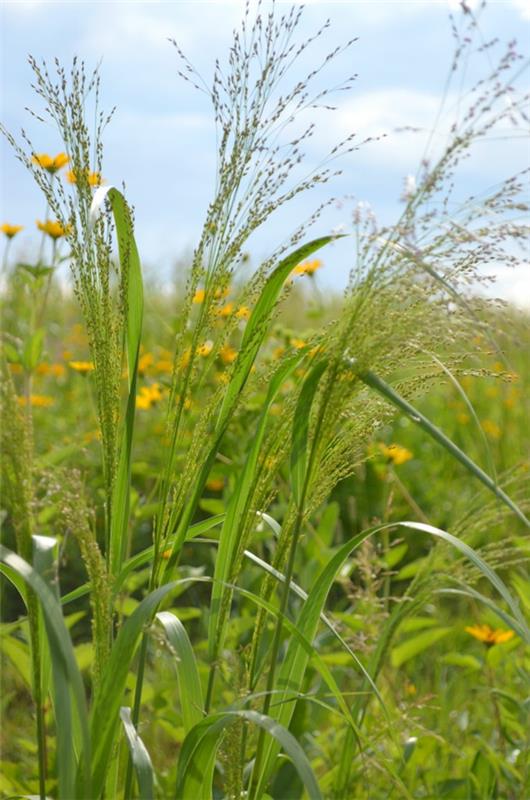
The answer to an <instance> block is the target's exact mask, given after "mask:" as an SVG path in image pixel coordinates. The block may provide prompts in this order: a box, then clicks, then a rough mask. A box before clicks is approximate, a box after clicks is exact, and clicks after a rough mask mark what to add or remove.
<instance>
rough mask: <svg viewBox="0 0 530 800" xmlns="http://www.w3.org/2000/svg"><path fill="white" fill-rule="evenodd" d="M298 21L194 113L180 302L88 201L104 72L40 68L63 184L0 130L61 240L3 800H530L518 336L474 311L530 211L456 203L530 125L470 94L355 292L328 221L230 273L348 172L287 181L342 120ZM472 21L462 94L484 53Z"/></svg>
mask: <svg viewBox="0 0 530 800" xmlns="http://www.w3.org/2000/svg"><path fill="white" fill-rule="evenodd" d="M301 13H302V12H301V10H300V9H296V8H293V9H292V10H291V11H287V12H286V13H285V14H283V15H278V14H277V12H276V11H274V9H273V10H272V11H271V14H270V15H267V16H262V15H261V12H260V11H259V10H258V11H257V15H256V19H255V20H254V21H252V20H251V19H250V15H251V8H250V4H248V5H247V9H246V11H245V17H244V21H243V26H242V29H241V31H240V32H239V33H236V34H235V38H234V42H233V46H232V49H231V51H230V56H229V61H228V65H227V67H225V68H223V67H221V65H220V64H219V65H217V67H216V70H215V75H214V80H213V85H212V89H207V90H206V93H207V96H208V97H209V99H210V101H211V103H212V107H213V111H214V117H215V123H216V125H217V128H218V154H217V155H218V158H217V173H216V184H215V190H214V194H213V197H212V201H211V204H210V206H209V208H208V209H207V212H206V218H205V222H204V226H203V230H202V234H201V237H200V239H199V242H198V244H197V247H196V249H195V251H194V254H193V256H192V258H191V263H190V264H189V268H188V269H187V270H186V275H187V283H186V286H185V287H183V286H182V285H180V283H178V282H177V284H176V285H175V287H173V288H172V289H171V290H168V291H167V292H166V291H164V292H162V291H160V290H158V289H156V287H152V286H150V285H149V281H148V280H146V278H145V275H142V268H141V263H140V256H139V253H138V251H137V247H136V244H135V238H134V219H133V213H132V209H131V207H130V205H129V203H128V201H127V200H126V199H125V197H124V195H123V194H122V193H121V192H119V191H118V190H117V189H115V188H114V187H102V186H99V188H97V189H96V190H95V191H94V184H96V185H97V184H101V175H102V169H103V149H102V143H101V138H102V134H103V131H104V128H105V126H106V124H107V122H108V121H109V119H110V116H106V115H105V114H104V113H102V112H101V110H100V109H99V75H98V73H97V71H96V72H95V73H94V74H93V75H91V76H87V74H86V72H85V68H84V66H83V65H82V64H81V63H79V62H77V61H74V63H73V65H72V69H71V70H70V71H69V72H67V71H66V70H65V69H63V68H62V67H61V66H60V65H57V72H56V74H54V75H53V76H52V75H51V74H50V72H49V71H48V68H47V67H46V65H38V64H37V63H36V62H35V61H34V60H33V59H31V61H30V63H31V65H32V67H33V69H34V73H35V87H36V91H37V95H38V96H39V97H40V98H41V100H43V101H44V104H45V106H46V113H47V115H48V117H49V118H50V119H51V121H52V122H53V123H54V124H55V126H56V128H57V130H58V133H59V135H60V137H61V141H62V143H63V147H64V150H65V153H66V155H67V157H68V159H69V166H70V167H71V170H72V174H73V177H74V182H73V184H72V188H71V189H65V187H64V185H63V183H61V181H60V180H59V177H58V176H57V175H56V174H55V172H52V173H50V172H49V171H48V172H47V171H46V168H45V167H43V166H42V164H41V163H40V162H39V160H38V159H36V158H35V149H34V148H33V146H32V145H31V143H30V142H29V141H28V140H25V141H26V145H27V147H22V146H21V145H20V144H18V143H17V141H16V140H15V139H14V137H13V136H12V135H11V134H10V133H9V132H7V131H5V130H4V129H3V128H2V131H3V132H4V134H5V135H6V136H7V138H8V140H9V141H10V143H11V144H12V145H13V146H14V148H15V152H16V154H17V156H18V157H19V159H20V160H21V161H22V162H23V163H24V164H25V165H26V166H27V167H28V168H29V169H30V171H31V173H32V175H33V177H34V178H35V180H36V182H37V185H38V186H39V187H40V189H41V190H42V192H43V193H44V195H45V197H46V200H47V203H48V206H49V209H50V210H51V212H52V213H53V214H54V215H55V217H56V218H57V223H58V225H59V226H60V229H59V228H58V229H57V231H59V233H60V235H59V236H58V237H56V238H54V237H51V235H50V241H49V242H48V244H49V245H50V250H51V253H50V259H47V258H45V254H44V249H45V248H44V245H45V244H46V241H45V240H44V239H43V247H42V248H41V252H40V254H39V258H38V260H37V261H36V263H35V264H26V263H24V264H18V265H14V268H13V269H11V270H10V271H9V273H8V274H7V276H6V282H5V287H4V288H3V297H2V302H3V306H4V309H3V310H4V316H5V331H4V333H3V337H2V340H3V361H2V384H1V394H0V397H1V402H2V413H3V425H2V430H1V436H2V474H3V485H2V523H3V531H4V533H3V535H4V537H5V545H2V549H1V551H0V554H1V563H0V574H1V575H2V577H3V580H4V585H3V592H4V596H3V600H4V603H3V606H4V613H5V621H4V622H3V623H2V659H3V664H4V666H5V669H4V692H3V696H2V708H1V712H2V717H3V722H5V725H6V736H5V739H6V744H5V747H4V750H3V754H2V759H3V763H2V768H3V769H2V773H3V777H2V779H1V780H2V783H1V788H2V791H3V792H4V793H5V794H6V795H8V796H9V795H19V794H22V795H36V796H40V797H41V798H45V797H57V798H58V800H71V798H72V797H74V796H75V797H79V798H84V797H86V798H94V799H95V800H99V799H100V798H102V797H104V796H105V797H115V796H118V795H120V796H121V795H122V794H123V796H124V798H125V800H129V799H130V798H132V797H136V796H140V797H145V798H154V797H171V796H176V797H178V798H179V800H181V798H182V800H185V799H186V800H187V798H192V797H193V798H195V797H197V798H205V799H206V798H213V797H221V796H224V797H227V798H230V800H236V798H239V797H241V796H243V795H244V796H247V797H249V798H251V800H261V799H262V798H264V799H265V798H271V797H272V798H278V800H279V798H282V800H283V798H284V797H292V798H293V800H294V798H299V800H302V798H305V797H309V798H320V797H334V798H344V800H347V799H348V798H351V797H359V798H363V797H367V798H368V797H371V798H372V797H373V798H386V797H390V796H392V797H394V796H395V797H405V798H422V797H425V798H426V797H436V798H442V797H448V798H449V797H450V798H453V799H454V800H456V798H459V797H462V798H464V797H465V798H468V800H470V799H471V798H473V800H474V798H477V800H478V798H500V797H507V798H512V797H513V798H515V797H522V796H526V794H528V791H530V785H529V781H530V772H529V769H528V763H529V753H530V742H529V740H528V730H527V719H526V716H527V711H528V708H527V706H528V701H527V700H524V698H525V697H526V694H527V682H528V677H529V675H530V662H529V660H528V644H529V643H530V631H529V625H528V613H529V610H530V588H529V583H528V578H527V574H526V565H527V561H528V558H529V556H530V553H529V551H528V542H527V539H526V535H527V527H528V508H529V503H528V498H527V497H526V496H525V493H524V488H525V487H524V481H525V477H526V476H527V469H528V464H527V463H525V458H527V456H526V454H525V452H524V445H523V443H522V439H523V435H522V432H525V431H526V426H527V420H526V416H525V410H524V407H523V404H522V402H521V397H522V391H523V389H524V387H525V386H528V382H529V380H530V375H529V374H528V363H527V359H526V358H525V347H524V338H525V337H527V335H528V320H527V318H526V317H525V316H524V315H523V314H519V312H516V311H515V310H514V309H509V310H503V311H502V312H499V310H498V309H497V307H496V306H495V304H494V303H490V302H489V301H486V300H484V299H480V298H479V297H478V296H476V295H474V294H473V293H472V292H471V291H469V288H468V287H469V284H470V283H472V280H480V266H481V264H482V263H483V262H485V261H489V260H491V259H501V258H502V259H503V260H507V261H510V260H515V256H513V255H512V253H513V250H514V249H515V248H516V246H517V241H518V238H519V237H520V235H521V228H520V227H519V223H518V220H517V216H518V214H520V213H521V211H523V210H524V209H525V204H524V202H523V200H522V199H521V197H520V195H521V194H522V191H523V187H522V183H521V181H520V179H519V178H513V179H508V180H507V181H505V182H504V183H502V184H501V185H500V186H499V187H497V188H496V189H495V190H493V191H491V192H490V193H489V194H488V193H486V194H485V195H484V196H483V197H482V198H481V201H480V202H479V201H478V200H477V199H476V198H468V199H467V200H466V201H465V202H463V203H462V204H461V205H458V204H457V203H456V202H453V200H452V195H451V192H452V187H453V184H454V176H455V174H456V173H457V172H458V167H459V164H460V161H461V160H462V159H464V158H465V157H466V156H467V155H468V154H469V152H470V149H471V147H472V146H473V145H474V143H475V142H479V141H481V140H482V139H483V138H484V137H485V136H486V135H487V134H488V133H489V131H490V130H491V129H492V128H493V127H494V126H496V125H498V124H499V123H502V122H504V121H506V120H507V118H508V117H510V118H513V117H515V116H517V114H519V113H520V112H521V107H520V102H519V100H518V99H517V97H515V95H514V94H513V93H512V92H510V96H511V98H512V99H511V102H510V104H509V107H508V106H507V105H506V104H505V103H504V99H505V96H506V93H507V91H508V90H507V88H506V77H505V73H506V72H507V71H508V70H514V69H516V68H517V67H516V63H517V57H516V54H515V51H514V50H513V48H512V47H509V48H508V51H507V54H505V55H504V56H501V57H500V59H499V63H498V65H497V66H494V67H492V68H491V70H490V75H489V78H488V80H486V81H483V82H481V83H480V84H479V86H480V91H471V92H470V93H469V98H471V99H470V101H469V102H470V105H469V108H468V110H467V112H466V113H462V115H461V116H460V119H459V120H456V121H455V127H454V128H453V129H452V130H451V132H450V134H449V139H448V144H447V146H446V148H445V149H444V150H443V151H442V152H438V153H436V154H435V156H434V158H433V160H432V161H431V162H423V163H422V166H421V168H420V170H419V173H418V186H417V188H415V189H414V190H413V191H411V192H409V193H408V195H407V196H406V197H405V198H404V208H403V213H402V214H401V216H400V218H399V219H398V220H397V221H396V223H395V224H394V225H392V226H389V227H381V226H379V225H378V223H377V222H376V220H375V218H374V217H373V215H372V214H371V213H370V212H367V211H366V209H362V208H357V209H356V210H355V213H354V224H353V229H352V236H351V241H352V247H353V248H354V249H355V265H354V268H353V270H352V273H351V279H350V282H349V284H348V287H347V289H346V292H345V295H344V297H343V298H342V299H339V298H330V299H329V300H328V301H326V302H323V300H322V298H321V297H319V296H318V284H317V281H318V276H317V275H316V271H317V269H318V268H319V267H320V266H321V262H320V261H319V260H317V259H316V258H315V254H316V253H317V252H318V253H319V255H322V254H323V257H325V253H326V247H327V245H329V244H330V243H331V242H332V241H333V240H334V239H335V238H337V237H336V236H334V235H322V234H320V235H317V236H315V234H314V233H313V231H310V230H309V228H311V227H312V226H313V224H317V223H318V222H319V216H320V211H321V209H317V211H316V212H315V213H314V215H313V216H312V217H311V218H310V220H309V224H307V225H302V226H300V228H299V229H298V230H297V231H295V232H294V233H293V235H292V237H291V238H290V239H289V240H288V241H287V242H285V243H284V244H283V245H282V246H280V247H277V248H276V249H272V248H271V252H270V254H269V257H268V258H267V259H266V260H265V261H264V262H263V263H262V264H261V265H259V266H258V267H257V269H255V270H254V271H253V273H252V274H251V275H250V276H248V275H245V270H244V269H243V266H244V263H245V253H246V250H245V248H246V247H247V244H248V240H249V238H250V237H251V235H252V233H253V232H254V231H256V230H257V229H258V228H259V227H261V226H262V225H264V224H265V223H267V222H268V221H269V218H270V217H271V215H272V213H273V212H276V211H279V210H280V209H281V207H282V205H283V204H284V203H286V202H288V201H289V200H290V199H292V198H294V197H295V196H297V195H298V194H299V193H300V192H305V191H309V190H310V189H311V188H312V187H313V186H314V185H315V184H317V183H323V182H326V181H328V180H331V179H332V178H333V175H334V174H335V173H334V172H333V170H332V169H330V167H329V164H330V163H331V160H333V159H335V158H336V157H337V156H339V155H340V154H344V153H346V152H349V151H350V150H352V149H354V148H353V146H352V144H351V139H352V137H348V138H347V139H346V140H345V141H344V142H342V143H339V144H338V145H337V146H336V147H335V148H334V149H333V150H332V152H331V153H330V155H329V156H328V159H327V160H325V161H324V162H323V164H321V165H320V166H319V167H318V168H317V169H316V170H315V171H313V172H311V173H310V175H309V177H307V178H305V179H302V180H300V179H299V178H298V172H297V167H298V165H299V164H300V162H301V160H302V157H303V156H302V153H301V146H302V144H303V142H304V141H305V140H306V139H307V137H308V136H310V135H311V133H312V131H311V129H309V130H308V131H306V133H305V134H302V135H301V136H300V135H299V134H298V135H297V136H295V137H294V138H292V139H291V141H289V142H286V143H285V146H284V145H283V144H282V145H281V146H279V144H278V142H281V141H282V136H283V137H284V136H285V131H286V130H288V126H289V125H290V124H291V122H292V121H293V120H296V118H297V116H299V114H300V113H302V112H303V111H304V110H306V109H307V108H308V107H310V106H311V105H312V104H315V103H318V102H319V101H321V100H322V99H323V98H325V97H326V98H327V95H328V94H330V92H329V91H328V90H324V91H322V92H320V91H319V90H318V89H317V88H316V83H315V79H316V77H317V76H318V75H319V70H318V69H317V70H315V71H312V72H311V73H310V74H309V75H308V76H307V78H306V79H304V80H302V81H299V82H297V83H296V84H294V85H293V86H291V87H289V86H288V85H284V84H285V82H286V81H287V78H288V73H287V70H288V67H290V66H292V64H293V63H295V62H296V61H297V59H299V58H300V57H301V56H302V54H304V53H305V51H306V49H307V48H309V47H310V45H311V43H312V40H309V41H308V42H302V43H300V44H296V42H295V38H294V37H295V34H296V27H297V23H298V20H299V17H300V14H301ZM462 25H463V29H462V31H460V32H459V29H458V30H457V29H455V31H456V33H457V34H458V35H459V36H460V35H461V36H462V40H461V42H460V45H461V46H460V47H459V49H458V52H457V55H456V60H455V64H454V70H452V74H453V73H454V75H453V78H456V79H457V80H460V78H461V77H462V78H464V77H465V73H466V70H467V60H468V58H471V57H472V55H473V48H474V43H475V41H476V37H477V36H478V35H479V32H478V29H477V28H476V24H475V22H474V18H473V16H472V15H471V14H470V13H469V14H465V15H464V17H463V23H462ZM323 32H324V29H322V30H321V31H319V32H317V34H316V36H317V37H318V36H320V35H321V34H323ZM350 44H351V43H348V44H347V45H346V46H345V48H343V49H340V48H339V50H338V51H334V52H333V53H332V54H331V55H330V56H329V58H328V59H327V60H326V61H325V62H324V65H325V64H326V63H328V61H329V60H330V59H331V58H334V57H336V56H337V55H338V53H339V52H341V51H343V50H344V49H346V48H347V47H349V45H350ZM175 46H176V48H177V55H178V57H179V59H180V61H181V63H182V64H183V69H184V77H185V78H186V79H187V80H189V81H190V82H192V83H197V85H199V83H200V79H199V78H198V76H197V75H196V73H195V72H194V70H193V68H192V66H191V65H189V64H188V62H187V61H186V58H185V56H184V55H183V53H182V52H181V51H180V49H179V48H178V46H177V45H175ZM348 86H349V81H346V82H345V86H343V87H340V88H347V87H348ZM503 87H504V88H503ZM475 89H476V90H478V87H475ZM91 103H93V106H92V107H91ZM326 103H327V99H326ZM93 112H95V120H96V123H95V130H94V131H92V130H91V125H92V123H90V124H89V122H88V120H91V119H92V116H93ZM521 113H522V112H521ZM24 138H25V137H24ZM449 203H451V206H450V207H451V216H450V217H449V216H448V214H447V213H446V210H447V208H448V207H449ZM440 209H441V210H440ZM492 220H494V221H495V224H493V223H492ZM44 235H46V234H44ZM64 245H66V249H65V250H64V251H63V250H62V248H63V247H64ZM5 261H6V263H7V258H6V259H5ZM62 261H68V263H69V265H70V267H71V275H72V284H73V289H74V294H73V297H72V296H70V295H69V294H68V292H67V290H66V289H65V288H64V286H62V285H61V284H60V283H59V282H58V280H57V278H56V268H57V267H59V265H60V264H61V263H62ZM144 284H145V286H144ZM304 287H305V288H304ZM144 293H145V299H146V304H145V314H144ZM477 428H478V429H479V431H480V435H477ZM475 478H478V482H477V481H475V480H474V479H475ZM36 534H38V535H36ZM496 626H502V627H496ZM175 677H176V680H175Z"/></svg>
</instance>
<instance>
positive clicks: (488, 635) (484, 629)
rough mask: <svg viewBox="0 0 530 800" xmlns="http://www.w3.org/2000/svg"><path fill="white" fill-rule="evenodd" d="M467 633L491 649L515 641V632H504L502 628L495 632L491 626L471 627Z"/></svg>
mask: <svg viewBox="0 0 530 800" xmlns="http://www.w3.org/2000/svg"><path fill="white" fill-rule="evenodd" d="M466 632H467V633H470V634H471V636H474V637H475V639H478V640H479V642H484V644H487V645H488V646H489V647H491V645H493V644H503V642H509V641H510V639H513V635H514V634H513V631H503V630H501V629H500V628H499V629H497V630H494V629H493V628H490V626H489V625H469V626H468V627H467V628H466Z"/></svg>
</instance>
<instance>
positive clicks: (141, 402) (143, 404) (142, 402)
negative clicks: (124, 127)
mask: <svg viewBox="0 0 530 800" xmlns="http://www.w3.org/2000/svg"><path fill="white" fill-rule="evenodd" d="M151 405H152V404H151V398H150V397H149V396H148V395H144V394H137V395H136V408H140V409H142V411H147V409H149V408H151Z"/></svg>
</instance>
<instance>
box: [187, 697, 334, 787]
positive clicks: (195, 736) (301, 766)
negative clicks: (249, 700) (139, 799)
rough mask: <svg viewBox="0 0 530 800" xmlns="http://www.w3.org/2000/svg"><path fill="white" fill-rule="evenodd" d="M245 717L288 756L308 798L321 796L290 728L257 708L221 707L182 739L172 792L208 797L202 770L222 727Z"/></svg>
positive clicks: (220, 733)
mask: <svg viewBox="0 0 530 800" xmlns="http://www.w3.org/2000/svg"><path fill="white" fill-rule="evenodd" d="M238 718H239V719H244V720H247V721H248V722H250V723H252V724H253V725H257V726H258V727H259V728H261V729H262V730H264V731H266V732H267V733H269V734H270V735H271V736H272V737H273V738H274V739H275V740H276V741H277V742H278V745H279V747H281V748H282V749H283V750H284V751H285V752H286V753H287V755H288V756H289V758H290V759H291V761H292V762H293V765H294V767H295V768H296V771H297V772H298V774H299V776H300V778H301V780H302V782H303V784H304V786H305V788H306V791H307V794H308V796H309V798H310V800H322V795H321V793H320V789H319V787H318V783H317V780H316V778H315V776H314V774H313V771H312V769H311V766H310V764H309V761H308V760H307V756H306V754H305V753H304V751H303V750H302V748H301V747H300V745H299V744H298V742H297V741H296V739H295V738H294V736H293V735H292V734H291V733H289V731H288V730H287V729H286V728H284V727H282V726H281V725H279V724H278V723H277V722H276V721H275V720H273V719H271V718H270V717H266V716H265V715H263V714H259V713H258V712H257V711H245V710H241V711H224V712H221V713H219V714H212V715H211V716H209V717H207V718H206V719H204V720H202V721H201V722H199V723H198V724H197V725H195V727H194V728H192V730H191V731H190V732H189V733H188V735H187V736H186V738H185V739H184V742H183V745H182V749H181V751H180V758H179V764H178V770H177V782H176V791H175V795H176V797H178V798H194V799H195V798H196V799H197V800H199V798H200V800H206V798H208V799H209V798H211V796H212V794H211V786H210V787H206V790H207V793H206V794H205V787H204V783H203V770H204V768H205V766H206V765H207V764H208V763H211V759H212V756H213V755H214V754H215V752H216V751H217V748H218V747H219V744H220V741H221V737H222V734H223V731H224V730H225V728H227V727H228V726H229V725H231V724H232V723H233V722H234V721H235V720H236V719H238Z"/></svg>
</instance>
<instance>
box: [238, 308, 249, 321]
mask: <svg viewBox="0 0 530 800" xmlns="http://www.w3.org/2000/svg"><path fill="white" fill-rule="evenodd" d="M236 317H237V318H238V319H248V318H249V317H250V308H247V306H241V307H240V308H238V309H237V311H236Z"/></svg>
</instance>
